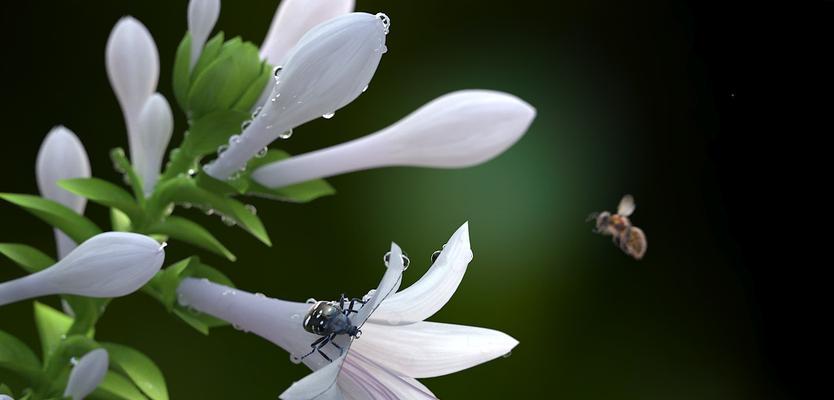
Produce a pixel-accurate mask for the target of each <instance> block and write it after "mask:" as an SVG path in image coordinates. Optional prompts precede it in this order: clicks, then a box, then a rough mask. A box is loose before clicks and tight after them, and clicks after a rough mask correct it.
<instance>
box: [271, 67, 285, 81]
mask: <svg viewBox="0 0 834 400" xmlns="http://www.w3.org/2000/svg"><path fill="white" fill-rule="evenodd" d="M282 69H284V67H282V66H280V65H276V66H275V68H273V69H272V76H273V77H274V78H275V80H278V75H281V70H282Z"/></svg>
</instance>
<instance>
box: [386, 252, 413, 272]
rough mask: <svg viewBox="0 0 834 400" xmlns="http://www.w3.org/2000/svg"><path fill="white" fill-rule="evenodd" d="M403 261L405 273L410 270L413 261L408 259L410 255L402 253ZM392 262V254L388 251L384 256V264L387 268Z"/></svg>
mask: <svg viewBox="0 0 834 400" xmlns="http://www.w3.org/2000/svg"><path fill="white" fill-rule="evenodd" d="M402 259H403V271H405V270H407V269H408V266H409V265H410V264H411V259H410V258H408V254H406V252H403V253H402ZM390 260H391V252H390V251H388V252H386V253H385V255H384V256H382V262H384V263H385V266H386V267H387V266H388V262H389V261H390Z"/></svg>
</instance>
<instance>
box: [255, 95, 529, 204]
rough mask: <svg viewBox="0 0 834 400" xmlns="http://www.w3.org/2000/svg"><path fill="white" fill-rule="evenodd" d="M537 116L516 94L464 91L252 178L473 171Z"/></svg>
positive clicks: (284, 181)
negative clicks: (412, 169)
mask: <svg viewBox="0 0 834 400" xmlns="http://www.w3.org/2000/svg"><path fill="white" fill-rule="evenodd" d="M535 115H536V110H535V109H534V108H533V107H532V106H530V105H529V104H527V103H525V102H524V101H523V100H521V99H519V98H517V97H515V96H513V95H510V94H507V93H501V92H495V91H488V90H462V91H458V92H453V93H450V94H447V95H445V96H442V97H439V98H437V99H435V100H433V101H431V102H430V103H428V104H426V105H424V106H423V107H421V108H420V109H418V110H417V111H415V112H414V113H412V114H411V115H409V116H407V117H405V118H403V119H402V120H400V121H399V122H397V123H395V124H394V125H391V126H389V127H388V128H385V129H383V130H382V131H379V132H377V133H375V134H372V135H368V136H365V137H362V138H359V139H357V140H353V141H350V142H347V143H342V144H340V145H337V146H333V147H329V148H326V149H322V150H318V151H314V152H311V153H307V154H303V155H300V156H296V157H292V158H289V159H287V160H283V161H279V162H276V163H272V164H267V165H265V166H263V167H261V168H259V169H257V170H255V172H254V173H253V174H252V177H253V178H254V179H255V180H256V181H257V182H258V183H260V184H262V185H264V186H267V187H272V188H278V187H284V186H287V185H291V184H293V183H298V182H304V181H307V180H310V179H315V178H323V177H328V176H333V175H338V174H343V173H346V172H352V171H360V170H364V169H369V168H376V167H384V166H395V165H398V166H422V167H434V168H463V167H469V166H473V165H477V164H480V163H483V162H486V161H488V160H490V159H492V158H493V157H496V156H498V155H499V154H501V153H503V152H504V150H506V149H508V148H509V147H510V146H512V145H513V144H514V143H515V142H516V141H518V139H519V138H521V136H522V135H523V134H524V132H526V131H527V128H528V127H529V126H530V123H531V122H532V121H533V118H534V117H535Z"/></svg>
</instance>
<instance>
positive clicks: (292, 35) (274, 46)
mask: <svg viewBox="0 0 834 400" xmlns="http://www.w3.org/2000/svg"><path fill="white" fill-rule="evenodd" d="M353 5H354V0H283V1H282V2H281V4H280V5H279V6H278V10H276V11H275V16H274V17H273V18H272V24H271V25H270V26H269V31H268V32H267V33H266V38H265V39H264V42H263V44H262V45H261V57H262V58H263V59H265V60H266V61H267V62H269V63H270V64H273V65H282V64H283V61H284V57H285V56H286V55H287V53H288V52H289V51H290V49H292V48H293V46H295V45H296V43H298V41H299V40H300V39H301V37H302V36H304V34H306V33H307V32H308V31H310V29H313V27H315V26H316V25H318V24H320V23H322V22H325V21H328V20H331V19H333V18H335V17H338V16H340V15H344V14H347V13H349V12H351V11H353Z"/></svg>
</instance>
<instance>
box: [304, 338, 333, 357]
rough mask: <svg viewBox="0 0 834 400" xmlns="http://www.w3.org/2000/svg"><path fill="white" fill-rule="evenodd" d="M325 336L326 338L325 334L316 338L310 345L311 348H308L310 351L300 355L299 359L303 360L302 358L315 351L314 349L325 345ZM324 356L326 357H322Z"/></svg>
mask: <svg viewBox="0 0 834 400" xmlns="http://www.w3.org/2000/svg"><path fill="white" fill-rule="evenodd" d="M327 338H328V337H327V336H322V337H320V338H318V339H317V340H316V341H315V342H313V343H312V344H311V345H310V347H312V348H313V350H310V352H309V353H307V354H305V355H304V356H302V357H301V359H302V360H303V359H305V358H307V357H309V356H310V355H311V354H313V353H315V352H316V350H319V349H321V347H322V346H324V345H326V344H327V341H326V340H327ZM322 342H324V343H322ZM319 351H321V350H319ZM324 358H327V357H324Z"/></svg>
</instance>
